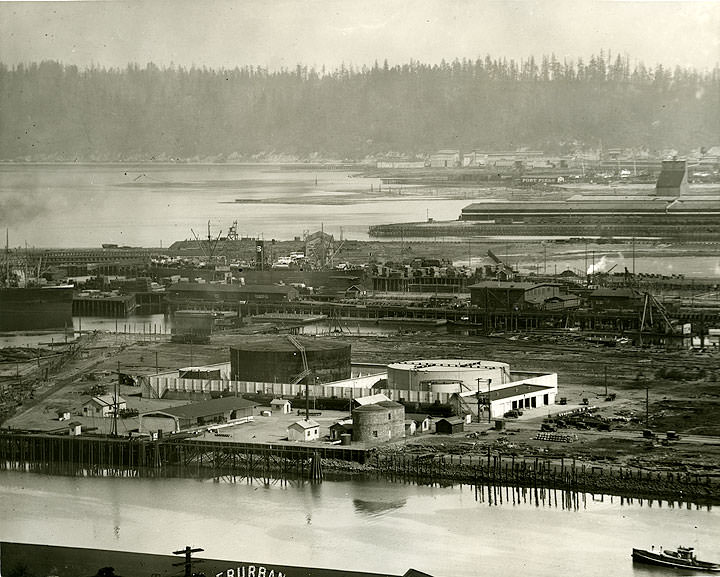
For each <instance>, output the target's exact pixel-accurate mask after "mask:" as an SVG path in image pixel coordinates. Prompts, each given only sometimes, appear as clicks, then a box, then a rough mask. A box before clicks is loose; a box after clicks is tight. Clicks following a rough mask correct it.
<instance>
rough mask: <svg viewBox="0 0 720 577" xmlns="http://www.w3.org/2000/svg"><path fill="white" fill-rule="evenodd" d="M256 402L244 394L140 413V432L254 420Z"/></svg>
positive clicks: (175, 430) (176, 430)
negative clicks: (249, 399)
mask: <svg viewBox="0 0 720 577" xmlns="http://www.w3.org/2000/svg"><path fill="white" fill-rule="evenodd" d="M256 405H257V403H255V402H254V401H248V400H247V399H243V398H242V397H220V398H217V399H211V400H209V401H202V402H199V403H190V404H187V405H180V406H178V407H168V408H167V409H156V410H153V411H148V412H146V413H142V414H141V415H140V432H141V433H155V432H158V431H163V432H165V433H179V432H180V431H184V430H188V429H196V428H202V427H209V426H211V425H218V424H233V423H235V424H240V423H245V422H248V421H252V420H253V415H254V411H255V406H256Z"/></svg>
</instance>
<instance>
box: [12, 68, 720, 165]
mask: <svg viewBox="0 0 720 577" xmlns="http://www.w3.org/2000/svg"><path fill="white" fill-rule="evenodd" d="M719 138H720V69H719V68H718V67H716V68H715V69H714V70H712V71H710V72H705V73H702V74H701V73H698V72H696V71H694V70H688V69H681V68H677V69H674V70H666V69H664V68H663V67H662V66H657V67H654V68H652V69H648V68H646V67H645V66H644V65H642V64H638V65H634V66H631V65H630V64H629V62H628V60H627V59H626V58H620V57H617V58H615V57H612V58H611V57H608V56H607V55H605V54H601V55H600V56H597V57H593V58H591V59H590V60H589V61H587V62H583V61H581V60H578V61H574V62H559V61H557V60H556V59H555V58H554V57H544V58H542V59H540V60H539V61H536V60H535V59H533V58H530V59H528V60H525V61H522V62H515V61H507V60H497V59H493V58H491V57H486V58H484V59H478V60H475V61H468V60H463V61H454V62H451V63H442V64H441V65H433V66H430V65H425V64H421V63H417V62H412V63H409V64H405V65H401V66H392V67H390V66H388V65H387V64H385V65H382V64H376V65H375V66H373V67H369V68H365V67H364V68H361V69H353V68H345V67H341V68H340V69H338V70H333V71H326V70H313V69H308V68H306V67H302V66H298V67H297V68H296V69H294V70H281V71H268V70H264V69H261V68H255V67H245V68H235V69H232V70H212V69H206V68H189V69H187V68H181V67H169V68H159V67H157V66H155V65H153V64H148V65H146V66H137V65H130V66H128V67H127V68H124V69H105V68H101V67H92V68H89V69H78V68H77V67H75V66H64V65H62V64H61V63H57V62H41V63H39V64H29V65H23V66H16V67H13V68H10V67H8V66H2V65H0V159H23V158H25V159H32V160H75V159H78V160H150V159H153V158H154V159H167V158H180V159H193V158H196V159H197V158H199V159H207V158H208V157H210V158H217V159H220V160H222V159H230V160H233V159H238V158H245V159H247V158H248V157H249V156H251V155H254V154H272V153H275V154H288V155H295V156H297V157H299V158H308V157H309V156H310V155H313V154H316V155H320V156H322V157H326V158H354V159H357V158H363V157H365V156H367V155H373V154H383V153H387V152H390V151H395V152H399V153H403V154H418V153H427V152H431V151H434V150H437V149H440V148H460V149H463V150H471V149H473V148H481V149H515V148H518V147H521V146H525V147H532V148H538V149H543V150H545V151H546V152H570V151H573V150H577V149H579V148H598V147H600V146H602V147H605V148H608V147H638V148H639V147H643V148H648V149H650V150H658V149H662V148H666V147H674V148H677V149H678V150H681V151H684V150H689V149H691V148H697V147H701V146H712V145H716V144H718V142H717V141H718V139H719Z"/></svg>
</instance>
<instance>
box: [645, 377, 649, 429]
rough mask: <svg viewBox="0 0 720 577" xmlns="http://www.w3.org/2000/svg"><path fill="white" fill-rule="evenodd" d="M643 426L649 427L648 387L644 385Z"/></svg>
mask: <svg viewBox="0 0 720 577" xmlns="http://www.w3.org/2000/svg"><path fill="white" fill-rule="evenodd" d="M645 428H646V429H649V428H650V389H649V388H648V387H645Z"/></svg>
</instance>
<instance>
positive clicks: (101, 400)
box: [82, 394, 127, 417]
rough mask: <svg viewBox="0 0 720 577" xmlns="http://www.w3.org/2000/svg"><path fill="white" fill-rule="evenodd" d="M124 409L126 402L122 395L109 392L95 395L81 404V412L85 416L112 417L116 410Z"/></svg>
mask: <svg viewBox="0 0 720 577" xmlns="http://www.w3.org/2000/svg"><path fill="white" fill-rule="evenodd" d="M116 399H117V401H116ZM125 409H127V402H126V401H125V399H123V398H122V397H120V396H115V395H111V394H106V395H97V396H95V397H93V398H91V399H90V400H89V401H87V402H86V403H84V404H83V406H82V414H83V416H85V417H112V416H113V415H114V414H115V413H116V412H117V413H119V412H120V411H123V410H125Z"/></svg>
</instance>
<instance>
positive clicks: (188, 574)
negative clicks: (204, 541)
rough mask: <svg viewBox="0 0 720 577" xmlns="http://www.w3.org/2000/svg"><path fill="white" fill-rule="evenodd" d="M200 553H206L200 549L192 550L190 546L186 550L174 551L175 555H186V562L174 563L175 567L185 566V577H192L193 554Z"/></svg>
mask: <svg viewBox="0 0 720 577" xmlns="http://www.w3.org/2000/svg"><path fill="white" fill-rule="evenodd" d="M199 551H204V549H200V548H199V547H197V548H195V549H192V548H191V547H190V546H187V547H185V549H181V550H180V551H173V555H184V556H185V561H182V562H180V563H173V565H174V566H176V567H178V566H184V567H185V573H184V574H183V575H184V577H192V563H193V562H192V554H193V553H197V552H199Z"/></svg>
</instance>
